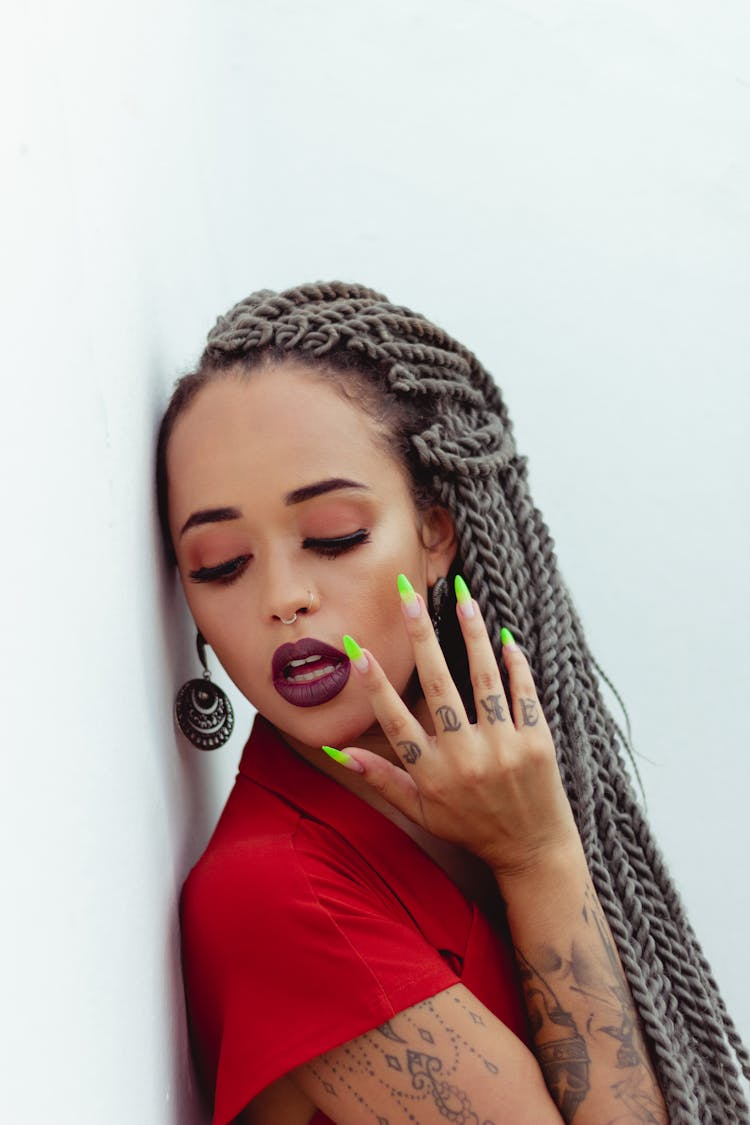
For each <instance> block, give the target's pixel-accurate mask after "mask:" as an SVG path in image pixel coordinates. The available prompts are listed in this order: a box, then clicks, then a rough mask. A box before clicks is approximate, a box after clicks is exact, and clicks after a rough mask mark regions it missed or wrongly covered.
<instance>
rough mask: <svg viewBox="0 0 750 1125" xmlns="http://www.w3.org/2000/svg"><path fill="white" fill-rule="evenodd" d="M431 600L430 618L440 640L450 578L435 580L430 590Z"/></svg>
mask: <svg viewBox="0 0 750 1125" xmlns="http://www.w3.org/2000/svg"><path fill="white" fill-rule="evenodd" d="M428 595H429V601H430V620H431V621H432V625H433V628H434V630H435V633H436V634H437V638H438V640H440V622H441V620H442V616H443V610H444V609H445V603H446V601H447V599H448V579H447V578H438V579H436V580H435V585H434V586H431V587H430V589H429V591H428Z"/></svg>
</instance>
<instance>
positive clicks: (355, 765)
mask: <svg viewBox="0 0 750 1125" xmlns="http://www.w3.org/2000/svg"><path fill="white" fill-rule="evenodd" d="M323 750H325V752H326V754H327V755H328V757H329V758H333V760H334V762H338V763H339V765H340V766H346V768H347V769H348V770H354V772H355V773H364V772H365V771H364V768H363V767H362V766H361V765H360V763H359V762H358V761H357V759H356V758H353V757H352V756H351V754H345V753H344V751H343V750H337V749H336V747H335V746H324V747H323Z"/></svg>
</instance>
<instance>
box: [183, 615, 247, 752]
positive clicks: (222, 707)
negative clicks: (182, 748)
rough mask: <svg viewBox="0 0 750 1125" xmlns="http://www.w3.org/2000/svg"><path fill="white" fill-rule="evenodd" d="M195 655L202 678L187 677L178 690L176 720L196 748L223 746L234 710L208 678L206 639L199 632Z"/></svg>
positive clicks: (227, 736) (231, 726)
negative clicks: (191, 678)
mask: <svg viewBox="0 0 750 1125" xmlns="http://www.w3.org/2000/svg"><path fill="white" fill-rule="evenodd" d="M196 646H197V649H198V659H199V660H200V662H201V664H202V665H203V679H202V680H188V682H187V683H186V684H183V685H182V687H181V688H180V690H179V692H178V693H177V699H176V700H175V704H174V714H175V719H176V720H177V724H178V726H179V728H180V730H181V731H182V733H183V734H184V735H185V738H189V739H190V741H191V742H192V744H193V746H197V747H198V749H199V750H216V748H217V747H219V746H223V745H224V743H225V742H226V740H227V739H228V738H229V736H230V734H231V733H232V729H233V728H234V711H233V710H232V704H231V703H230V702H229V700H228V699H227V696H226V695H225V693H224V692H223V691H222V690H221V688H220V687H218V686H217V685H216V684H215V683H212V681H211V673H210V672H209V670H208V664H207V663H206V642H205V640H204V639H203V636H202V635H201V633H200V632H199V633H198V637H197V639H196Z"/></svg>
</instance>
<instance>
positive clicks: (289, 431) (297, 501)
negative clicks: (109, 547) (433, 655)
mask: <svg viewBox="0 0 750 1125" xmlns="http://www.w3.org/2000/svg"><path fill="white" fill-rule="evenodd" d="M167 472H168V479H169V516H170V528H171V532H172V537H173V541H174V543H175V549H176V553H177V563H178V567H179V571H180V576H181V579H182V582H183V586H184V589H185V594H186V597H187V601H188V604H189V606H190V610H191V612H192V614H193V618H194V619H195V622H196V624H197V626H198V628H199V629H200V630H201V632H202V633H203V635H204V637H205V638H206V640H207V641H208V643H209V644H210V645H211V647H212V648H213V650H214V652H215V653H216V655H217V656H218V658H219V660H220V661H221V663H222V665H223V666H224V668H225V669H226V671H227V672H228V674H229V676H230V677H231V678H232V680H233V681H234V683H235V684H236V685H237V687H238V688H239V689H240V691H241V692H242V693H243V694H244V695H245V696H246V697H247V698H248V699H249V700H250V701H251V703H253V704H254V706H255V707H257V709H258V710H259V711H260V712H261V714H263V715H265V717H266V718H267V719H269V720H270V722H272V723H273V724H274V725H275V726H276V727H278V729H279V730H280V731H282V732H283V733H285V734H287V735H288V736H289V737H290V739H291V740H294V741H297V742H300V743H302V744H304V745H306V746H316V747H319V746H320V745H321V744H322V743H324V742H331V743H333V744H334V745H345V744H346V743H348V742H349V743H350V742H352V741H353V740H355V739H357V738H358V737H359V736H361V735H362V733H363V732H365V731H367V730H368V728H370V727H371V726H372V724H373V714H372V710H371V708H370V705H369V703H368V700H367V697H366V695H365V693H364V691H363V690H362V687H361V686H360V684H359V683H358V676H357V673H356V672H354V671H353V670H351V674H349V672H350V669H349V664H348V661H347V659H346V656H345V654H344V652H343V646H342V642H341V638H342V635H343V634H344V633H351V634H352V635H353V636H354V637H355V638H356V639H357V640H358V641H359V642H360V643H361V644H362V645H364V646H366V647H367V648H369V649H371V650H372V652H373V653H374V654H375V656H376V657H377V658H378V660H379V661H380V662H381V663H382V665H383V667H384V669H385V671H386V673H387V675H388V677H389V679H390V681H391V683H392V684H393V685H394V687H395V688H396V690H397V691H398V692H399V693H400V694H402V695H403V694H404V693H405V692H406V689H407V686H408V684H409V680H410V678H411V676H412V672H413V669H414V661H413V657H412V653H411V648H410V645H409V643H408V640H407V637H406V632H405V629H404V625H403V620H402V615H401V609H400V604H399V597H398V592H397V589H396V576H397V574H398V573H399V572H400V571H403V572H404V573H405V574H406V575H408V577H409V578H410V579H411V581H412V583H413V584H414V587H415V589H417V590H418V591H420V592H421V593H422V595H423V596H424V595H425V593H426V588H427V586H428V585H431V584H432V583H433V582H434V581H435V579H436V578H437V577H438V576H440V575H441V574H442V575H444V574H445V573H446V572H447V570H448V567H449V565H450V562H451V560H452V557H453V554H454V552H455V536H454V532H453V525H452V523H451V520H450V517H449V516H448V514H447V513H446V512H445V511H444V510H443V509H440V508H436V509H432V510H431V511H430V512H428V513H418V512H417V510H416V508H415V506H414V502H413V500H412V497H411V493H410V489H409V484H408V482H407V478H406V474H405V471H404V470H403V469H402V467H401V465H400V464H399V463H398V462H397V461H396V460H394V458H393V456H392V455H391V454H390V453H389V452H388V451H387V450H386V448H385V446H384V443H383V440H382V438H381V437H380V435H379V434H378V432H377V430H376V427H375V424H374V423H373V421H372V420H371V419H370V418H369V417H368V416H367V415H366V414H364V413H363V412H362V411H361V410H360V409H359V408H358V407H357V406H356V405H354V404H352V403H350V402H348V401H347V400H345V399H343V398H342V397H341V396H340V394H339V393H337V391H336V390H335V389H332V388H331V387H330V386H326V385H325V384H324V383H323V382H322V381H321V380H320V377H315V376H312V377H311V375H310V374H309V373H307V372H306V370H305V369H304V367H302V366H300V365H299V364H296V363H289V364H286V365H284V366H280V367H275V368H273V369H271V370H259V371H257V372H254V373H253V374H252V375H251V376H250V377H249V378H246V379H240V378H238V377H234V376H233V375H229V376H228V377H224V378H221V379H219V380H217V381H215V382H213V383H211V384H209V385H208V386H206V387H204V388H203V389H202V390H201V391H200V392H199V393H198V395H197V396H196V398H195V400H194V401H193V402H192V403H191V404H190V406H189V407H188V408H187V409H186V410H185V411H184V412H183V414H181V415H180V417H179V418H178V420H177V422H176V424H175V427H174V430H173V432H172V436H171V438H170V441H169V446H168V450H167ZM311 594H312V604H311V606H310V608H309V609H308V610H307V612H301V611H303V610H305V608H306V607H307V606H308V604H309V603H310V595H311ZM295 613H296V614H297V619H296V621H295V622H294V623H293V624H291V625H288V624H284V621H283V620H282V619H283V618H286V619H287V620H289V619H290V618H292V617H293V615H294V614H295ZM298 642H303V643H301V644H300V646H299V648H292V649H289V648H287V649H282V648H281V646H283V645H292V646H295V645H297V644H298ZM319 649H321V650H322V651H320V652H318V650H319ZM316 657H318V659H315V658H316ZM291 661H295V663H293V664H292V663H291ZM300 661H302V663H300ZM360 741H362V740H361V739H360Z"/></svg>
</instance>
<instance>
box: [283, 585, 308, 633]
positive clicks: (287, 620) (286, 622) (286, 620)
mask: <svg viewBox="0 0 750 1125" xmlns="http://www.w3.org/2000/svg"><path fill="white" fill-rule="evenodd" d="M307 592H308V594H309V595H310V601H309V602H308V603H307V605H306V607H305V610H304V612H305V613H309V611H310V610H311V609H312V604H313V597H314V595H313V592H312V590H308V591H307ZM296 620H297V614H296V613H293V614H292V616H291V617H289V618H286V617H279V621H281V622H282V623H283V624H284V625H293V624H294V622H295V621H296Z"/></svg>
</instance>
